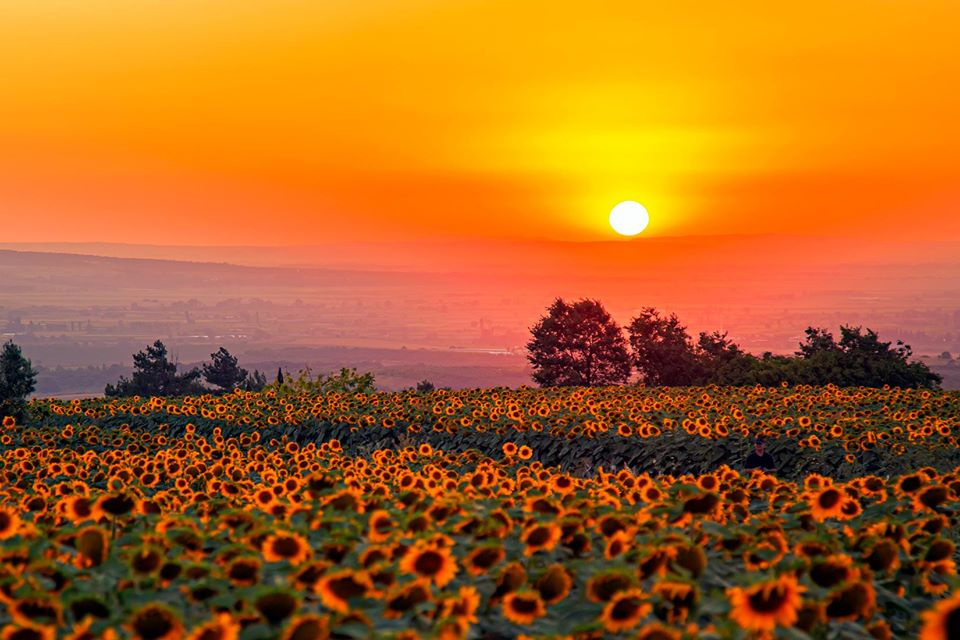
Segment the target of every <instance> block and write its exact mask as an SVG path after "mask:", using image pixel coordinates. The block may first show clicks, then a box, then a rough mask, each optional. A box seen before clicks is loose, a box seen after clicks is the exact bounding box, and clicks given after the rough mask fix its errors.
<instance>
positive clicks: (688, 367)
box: [527, 298, 943, 389]
mask: <svg viewBox="0 0 960 640" xmlns="http://www.w3.org/2000/svg"><path fill="white" fill-rule="evenodd" d="M531 333H532V336H533V338H532V340H531V341H530V343H529V344H528V345H527V348H528V351H529V355H528V359H529V360H530V362H531V363H532V364H533V366H534V371H533V379H534V381H535V382H537V383H539V384H540V385H542V386H565V385H580V386H591V385H597V384H620V383H623V382H625V381H626V380H627V379H628V378H629V376H630V374H631V367H632V369H633V371H635V372H636V374H637V378H638V381H639V382H641V383H643V384H647V385H651V386H693V385H706V384H719V385H731V386H748V385H757V384H760V385H765V386H771V385H776V384H810V385H827V384H834V385H837V386H841V387H851V386H864V387H882V386H884V385H890V386H894V387H908V388H909V387H912V388H930V389H934V388H937V387H939V385H940V383H941V382H942V380H943V379H942V377H941V376H940V375H938V374H936V373H934V372H932V371H931V370H930V368H929V367H928V366H927V365H926V364H924V363H922V362H918V361H913V360H912V357H913V352H912V350H911V349H910V346H909V345H906V344H904V343H903V342H902V341H899V340H898V341H897V342H896V344H895V345H894V344H893V343H891V342H884V341H881V340H880V338H879V336H878V335H877V333H876V332H875V331H873V330H871V329H863V328H862V327H852V326H846V325H843V326H841V327H840V339H839V340H837V339H835V338H834V336H833V334H832V333H831V332H830V331H828V330H826V329H823V328H815V327H808V328H807V329H806V331H805V339H804V341H803V342H802V343H800V344H799V349H798V350H797V352H796V353H795V354H794V355H793V356H783V355H774V354H772V353H769V352H768V353H764V354H763V355H761V356H755V355H753V354H750V353H747V352H745V351H744V350H743V349H741V348H740V346H739V345H737V344H736V343H734V342H733V341H732V340H730V339H729V338H728V337H727V334H726V333H720V332H718V331H714V332H712V333H707V332H701V333H700V334H699V336H698V337H697V339H696V340H694V339H693V338H692V337H691V336H690V334H689V333H688V332H687V328H686V327H685V326H684V325H682V324H681V323H680V320H679V319H678V318H677V316H676V314H670V315H669V316H668V315H666V314H661V313H660V312H659V311H658V310H657V309H655V308H653V307H645V308H643V309H641V311H640V313H639V314H638V315H637V316H636V317H634V318H633V319H632V320H631V321H630V324H628V325H627V334H628V343H629V346H630V351H629V353H627V351H626V349H625V348H624V345H623V336H622V333H621V332H620V329H619V327H617V325H616V323H615V322H614V321H613V320H612V319H611V318H610V316H609V314H607V312H606V311H605V310H603V307H602V306H601V305H600V303H599V302H597V301H591V300H582V301H580V302H578V303H574V304H573V305H569V304H567V303H565V302H564V301H563V300H562V299H559V298H558V299H557V300H556V301H555V302H554V303H553V305H551V307H550V308H549V309H548V313H547V315H546V316H545V317H543V318H541V320H540V322H539V323H538V324H537V325H536V326H535V327H534V328H533V329H531ZM624 355H625V356H626V358H627V360H626V364H625V365H624V360H623V359H622V358H623V357H624ZM598 363H603V365H602V366H598Z"/></svg>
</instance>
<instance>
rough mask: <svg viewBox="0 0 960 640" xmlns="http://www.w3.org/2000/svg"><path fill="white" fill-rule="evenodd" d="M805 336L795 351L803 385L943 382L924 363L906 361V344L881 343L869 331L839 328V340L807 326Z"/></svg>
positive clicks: (931, 386) (908, 351)
mask: <svg viewBox="0 0 960 640" xmlns="http://www.w3.org/2000/svg"><path fill="white" fill-rule="evenodd" d="M806 334H807V344H806V345H801V346H800V352H798V355H801V354H802V355H803V357H802V359H801V361H800V364H801V366H800V369H799V377H800V381H801V382H802V383H804V384H828V383H833V384H836V385H837V386H840V387H853V386H863V387H881V386H883V385H890V386H892V387H907V388H926V389H935V388H938V387H939V386H940V383H941V382H943V377H942V376H940V375H939V374H937V373H934V372H932V371H931V370H930V368H929V367H928V366H927V365H926V364H924V363H922V362H911V361H910V360H911V358H912V357H913V350H912V349H911V348H910V345H908V344H904V343H903V341H902V340H897V343H896V346H893V344H892V343H890V342H882V341H881V340H880V337H879V336H878V335H877V332H876V331H873V330H872V329H866V330H864V329H863V328H862V327H851V326H846V325H844V326H841V327H840V340H839V341H834V339H833V336H832V334H830V333H828V332H827V331H825V330H823V329H814V328H812V327H809V328H807V330H806ZM812 345H816V347H815V348H813V346H812ZM805 347H807V348H805Z"/></svg>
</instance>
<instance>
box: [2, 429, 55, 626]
mask: <svg viewBox="0 0 960 640" xmlns="http://www.w3.org/2000/svg"><path fill="white" fill-rule="evenodd" d="M4 420H6V419H4ZM56 637H57V629H56V627H19V626H17V625H14V624H8V625H6V626H5V627H3V629H0V640H54V638H56Z"/></svg>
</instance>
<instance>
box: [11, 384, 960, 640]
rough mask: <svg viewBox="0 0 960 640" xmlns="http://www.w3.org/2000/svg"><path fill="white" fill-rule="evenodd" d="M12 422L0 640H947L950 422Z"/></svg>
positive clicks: (550, 396)
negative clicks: (760, 460)
mask: <svg viewBox="0 0 960 640" xmlns="http://www.w3.org/2000/svg"><path fill="white" fill-rule="evenodd" d="M30 412H31V416H32V417H31V418H30V420H29V421H28V422H27V423H26V424H18V423H17V422H16V421H15V420H13V419H12V418H9V417H8V418H5V419H3V427H2V431H0V474H2V477H3V480H4V481H3V485H2V488H0V556H2V563H0V640H2V639H17V640H28V639H33V638H46V639H53V638H77V639H81V638H82V639H87V638H90V639H93V638H111V639H114V638H116V639H119V638H142V639H144V640H175V639H178V638H183V637H189V638H194V639H197V640H225V639H231V638H240V639H242V640H258V639H261V638H262V639H266V638H284V639H288V640H310V639H314V638H317V639H321V638H344V639H349V638H410V639H413V638H450V639H455V638H476V639H493V638H524V637H526V638H607V637H632V638H644V639H647V640H653V639H657V640H660V639H664V640H668V639H679V638H764V637H766V638H769V637H780V638H795V639H802V638H831V639H832V638H879V639H883V638H912V637H921V638H923V639H924V640H934V639H940V638H945V639H952V638H960V579H958V578H957V575H956V561H957V559H958V555H957V542H958V536H960V534H958V530H957V524H958V515H960V455H958V450H960V447H958V446H957V445H958V442H957V439H958V437H960V394H958V393H955V392H939V391H938V392H931V391H920V390H902V389H862V388H857V389H838V388H833V387H790V388H787V387H775V388H764V387H756V388H724V387H705V388H672V389H649V388H643V387H616V388H594V389H528V388H521V389H514V390H511V389H485V390H464V391H436V392H432V393H414V392H401V393H376V394H357V395H343V394H328V395H324V396H303V395H277V394H275V393H272V392H269V393H265V394H257V393H246V392H237V393H234V394H230V395H226V396H213V395H205V396H194V397H185V398H176V399H171V398H137V397H135V398H125V399H117V398H113V399H110V400H104V399H91V400H84V401H73V402H61V401H56V400H43V401H33V402H32V403H31V406H30ZM757 435H763V436H764V437H765V438H766V439H767V442H768V450H769V451H770V452H771V453H772V454H773V455H774V457H775V458H776V460H777V467H778V470H777V472H776V473H775V474H766V473H763V472H760V471H746V470H744V469H743V460H744V458H745V456H746V455H747V454H748V453H749V452H750V449H751V444H750V443H751V439H752V438H753V437H755V436H757Z"/></svg>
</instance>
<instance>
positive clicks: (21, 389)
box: [0, 340, 37, 422]
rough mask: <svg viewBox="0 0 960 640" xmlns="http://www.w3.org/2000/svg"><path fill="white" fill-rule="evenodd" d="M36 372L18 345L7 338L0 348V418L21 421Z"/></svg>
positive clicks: (34, 384) (31, 391)
mask: <svg viewBox="0 0 960 640" xmlns="http://www.w3.org/2000/svg"><path fill="white" fill-rule="evenodd" d="M36 383H37V372H36V370H34V368H33V364H32V363H31V362H30V361H29V360H28V359H27V358H25V357H24V356H23V353H22V352H21V351H20V347H19V346H18V345H16V344H14V342H13V341H12V340H8V341H7V342H6V343H5V344H4V345H3V349H2V350H0V419H2V418H3V417H4V416H11V417H13V418H15V419H16V420H17V421H18V422H23V421H24V420H25V418H26V416H27V396H29V395H30V394H31V393H33V391H34V389H36V386H37V385H36Z"/></svg>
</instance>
